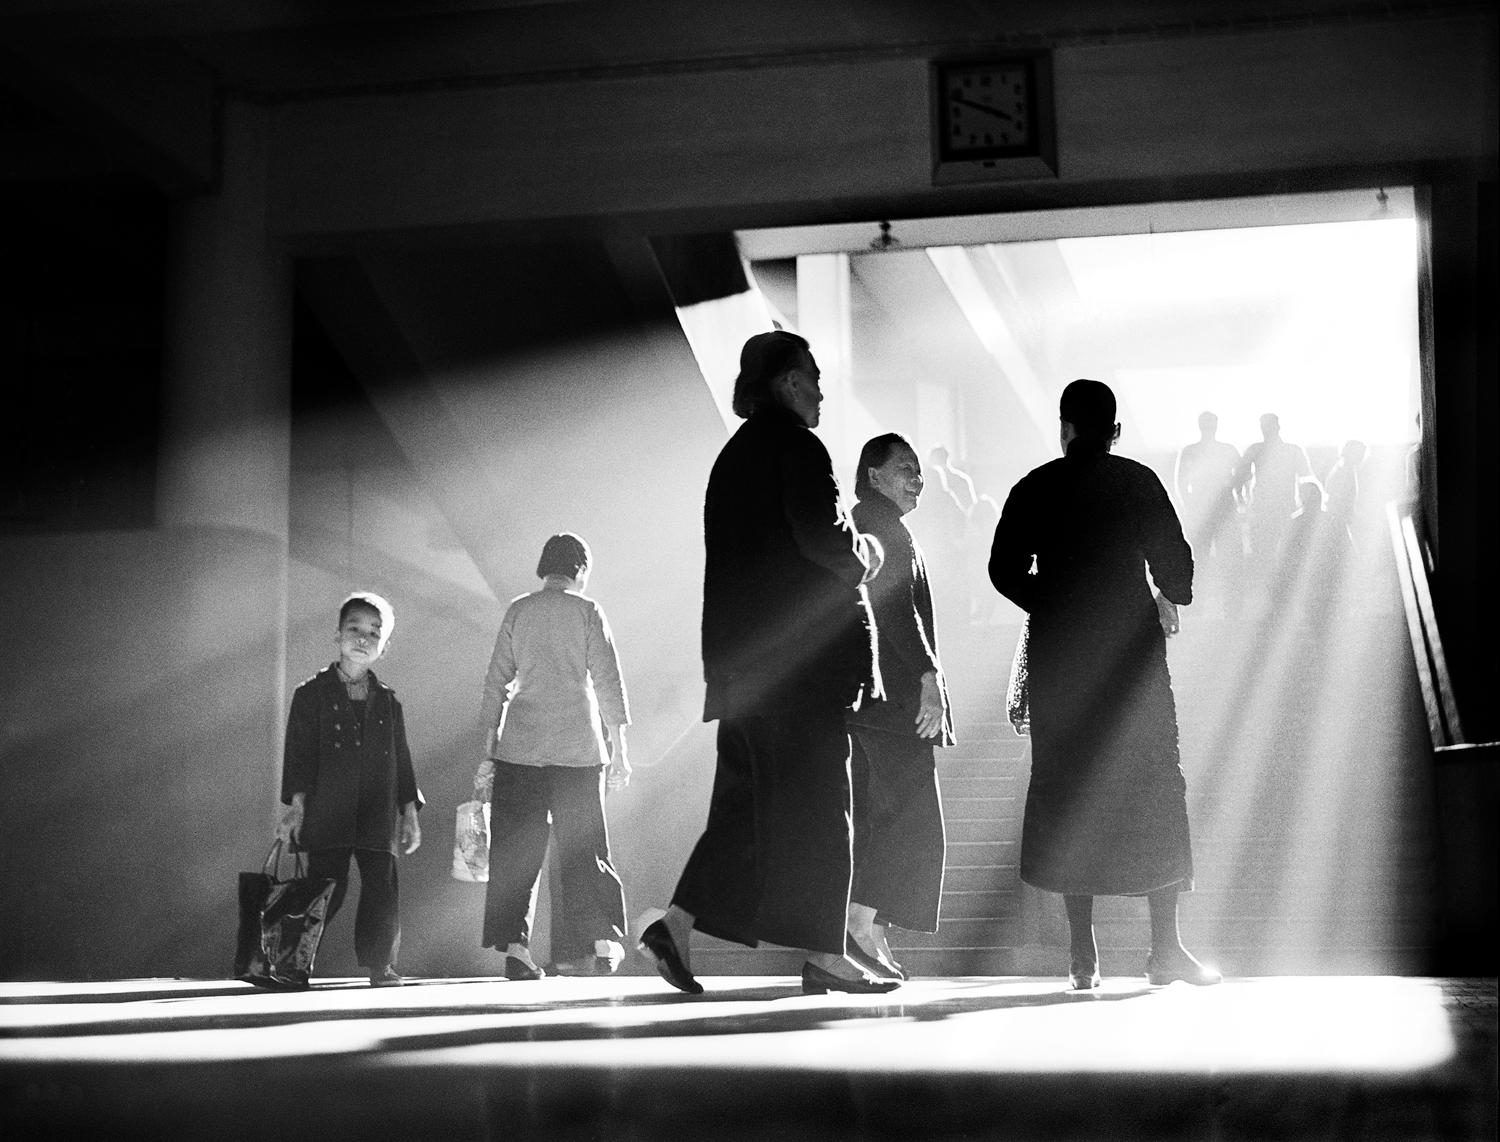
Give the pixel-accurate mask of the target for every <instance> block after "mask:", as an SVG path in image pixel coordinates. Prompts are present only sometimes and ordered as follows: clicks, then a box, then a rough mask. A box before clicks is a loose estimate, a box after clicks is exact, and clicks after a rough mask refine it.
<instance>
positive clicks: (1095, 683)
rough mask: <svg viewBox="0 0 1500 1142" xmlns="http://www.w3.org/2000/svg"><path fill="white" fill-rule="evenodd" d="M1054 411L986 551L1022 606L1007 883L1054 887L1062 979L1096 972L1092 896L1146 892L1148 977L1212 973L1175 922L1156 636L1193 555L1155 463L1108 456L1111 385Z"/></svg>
mask: <svg viewBox="0 0 1500 1142" xmlns="http://www.w3.org/2000/svg"><path fill="white" fill-rule="evenodd" d="M1060 414H1061V432H1060V436H1061V440H1062V445H1063V449H1064V453H1065V455H1064V456H1063V458H1062V459H1060V460H1054V461H1052V462H1051V463H1050V464H1044V465H1043V466H1042V467H1040V468H1037V469H1035V470H1033V471H1032V472H1031V473H1029V474H1028V475H1027V476H1025V477H1024V478H1023V479H1022V480H1021V481H1020V482H1019V483H1018V484H1016V486H1015V488H1014V489H1012V491H1011V494H1010V497H1009V498H1008V499H1007V500H1006V503H1005V510H1004V514H1003V515H1002V517H1001V520H1000V526H999V527H998V528H997V529H996V530H995V543H994V547H993V548H992V550H991V555H990V578H991V580H992V581H993V582H994V584H995V587H996V588H997V589H998V590H999V591H1000V593H1001V594H1003V595H1005V596H1006V598H1008V599H1010V600H1012V601H1013V602H1014V603H1015V604H1016V605H1017V606H1019V607H1021V608H1022V609H1023V610H1024V611H1026V612H1027V614H1028V616H1029V617H1028V623H1027V647H1026V673H1027V695H1026V698H1027V706H1028V712H1029V715H1030V722H1031V742H1032V755H1031V785H1030V788H1029V789H1028V791H1027V795H1026V817H1025V822H1024V824H1023V827H1022V834H1021V878H1022V879H1023V880H1024V881H1026V883H1028V884H1032V885H1035V886H1036V887H1038V888H1043V889H1046V890H1047V891H1049V892H1059V893H1062V894H1063V895H1064V897H1065V903H1066V905H1067V909H1068V920H1069V925H1070V928H1071V932H1072V962H1071V965H1070V973H1069V974H1070V976H1071V979H1072V984H1073V986H1074V987H1075V988H1079V989H1088V988H1092V987H1096V986H1098V983H1099V960H1098V950H1097V947H1096V945H1095V943H1094V934H1093V898H1094V897H1095V896H1097V895H1101V894H1102V895H1108V896H1139V895H1146V896H1147V897H1148V898H1149V900H1150V906H1151V956H1150V958H1149V959H1148V960H1147V963H1146V971H1147V975H1148V977H1149V978H1150V980H1151V982H1153V983H1166V982H1170V981H1172V980H1177V979H1183V980H1188V981H1189V982H1192V983H1217V982H1218V980H1219V976H1218V973H1217V972H1214V971H1212V970H1211V969H1209V968H1205V967H1204V966H1203V965H1202V964H1200V963H1198V961H1197V960H1195V959H1194V958H1193V957H1192V955H1190V954H1189V953H1188V951H1187V949H1185V948H1184V947H1183V946H1182V941H1181V938H1180V937H1179V935H1178V931H1177V895H1178V893H1179V892H1183V891H1187V890H1189V889H1191V888H1192V885H1193V858H1192V850H1191V845H1190V843H1189V837H1188V819H1187V800H1186V787H1185V785H1184V782H1183V778H1182V769H1181V766H1180V765H1179V762H1178V754H1177V713H1176V705H1175V703H1174V701H1173V697H1172V682H1171V677H1170V676H1169V674H1168V673H1167V652H1166V636H1168V635H1171V634H1175V633H1176V631H1177V629H1178V617H1177V604H1187V603H1189V602H1191V601H1192V597H1193V587H1192V585H1193V556H1192V551H1191V549H1190V548H1189V547H1188V544H1187V540H1186V539H1184V538H1183V535H1182V528H1181V525H1180V524H1179V523H1178V520H1177V513H1176V512H1175V511H1174V510H1173V508H1172V501H1171V499H1170V498H1169V497H1168V495H1167V491H1166V489H1165V488H1164V487H1162V484H1161V481H1160V480H1159V479H1157V477H1156V475H1155V473H1153V472H1152V471H1151V469H1149V468H1147V467H1145V466H1144V465H1142V464H1138V463H1136V462H1135V461H1133V460H1127V459H1125V458H1123V457H1118V456H1112V455H1111V454H1110V449H1111V448H1112V447H1113V445H1114V442H1115V441H1116V440H1117V439H1118V438H1119V433H1120V426H1119V425H1118V424H1116V423H1115V398H1114V394H1113V393H1112V392H1111V391H1110V389H1109V387H1108V386H1107V385H1104V384H1101V383H1100V382H1098V381H1087V380H1080V381H1074V382H1073V383H1072V384H1070V385H1068V387H1067V388H1066V389H1064V390H1063V395H1062V402H1061V406H1060ZM1033 560H1035V573H1032V565H1033ZM1148 566H1149V567H1150V571H1151V576H1152V578H1153V579H1155V581H1156V583H1157V586H1158V587H1159V588H1160V591H1161V593H1160V594H1159V595H1158V596H1157V597H1156V598H1155V599H1153V598H1152V596H1151V592H1150V588H1149V587H1148V586H1147V582H1146V569H1147V567H1148Z"/></svg>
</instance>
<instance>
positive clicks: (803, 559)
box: [703, 406, 878, 722]
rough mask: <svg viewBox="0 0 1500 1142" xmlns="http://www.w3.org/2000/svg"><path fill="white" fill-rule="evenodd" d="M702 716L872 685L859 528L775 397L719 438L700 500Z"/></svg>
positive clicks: (826, 466)
mask: <svg viewBox="0 0 1500 1142" xmlns="http://www.w3.org/2000/svg"><path fill="white" fill-rule="evenodd" d="M703 533H704V548H705V564H704V571H703V675H704V681H705V682H706V683H707V694H706V696H705V702H704V711H703V720H704V721H706V722H709V721H713V720H715V719H717V718H724V717H738V716H742V715H745V714H749V713H755V712H760V711H765V710H769V709H781V710H785V709H791V708H796V707H805V706H827V705H832V706H836V707H837V706H848V705H850V704H851V703H852V702H853V701H854V700H855V699H856V698H857V697H858V696H859V694H860V691H861V689H862V688H863V689H865V690H867V691H869V690H877V691H878V681H877V679H878V674H877V673H876V665H875V663H876V652H875V647H874V639H875V624H874V620H873V619H872V618H871V616H870V610H869V600H868V597H867V596H866V594H865V592H864V590H863V589H862V588H861V587H860V580H861V579H862V578H863V577H864V573H865V562H864V539H863V538H862V537H861V536H860V534H859V533H858V532H857V531H856V530H855V528H854V524H853V522H852V521H851V520H850V519H849V517H848V515H846V514H845V513H844V512H843V511H842V510H841V509H840V507H839V490H838V481H837V479H836V478H835V476H834V474H833V462H832V461H831V460H830V459H829V457H828V450H827V449H826V448H824V447H823V442H822V441H821V440H819V439H818V438H817V437H816V436H814V435H813V433H812V432H811V430H809V429H808V428H807V426H806V425H804V424H803V423H802V422H801V420H799V419H798V418H797V417H796V416H794V415H793V414H791V413H789V412H787V411H786V410H784V409H782V408H780V407H778V406H770V407H766V408H763V409H761V410H760V411H758V412H756V413H755V414H754V415H753V416H751V417H750V418H749V419H748V420H746V421H745V423H744V424H742V425H740V427H739V430H738V431H736V432H735V434H734V435H733V436H732V437H731V438H730V439H729V442H728V443H726V444H725V445H724V448H723V450H722V451H721V452H720V453H719V458H718V460H717V461H716V462H715V463H714V467H713V472H712V473H711V474H710V476H709V479H708V492H707V495H706V496H705V499H704V505H703Z"/></svg>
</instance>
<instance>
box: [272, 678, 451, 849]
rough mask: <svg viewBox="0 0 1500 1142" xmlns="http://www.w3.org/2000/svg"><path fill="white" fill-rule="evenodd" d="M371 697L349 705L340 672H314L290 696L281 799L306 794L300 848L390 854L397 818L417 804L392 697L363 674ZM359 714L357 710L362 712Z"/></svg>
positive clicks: (398, 708) (402, 729) (398, 711)
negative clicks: (404, 810) (404, 808)
mask: <svg viewBox="0 0 1500 1142" xmlns="http://www.w3.org/2000/svg"><path fill="white" fill-rule="evenodd" d="M369 679H370V685H369V691H368V692H369V697H368V698H366V699H365V700H364V701H363V702H351V701H350V700H349V694H348V691H347V690H346V689H345V687H344V683H343V680H342V679H341V678H339V673H338V669H337V667H336V666H334V665H331V666H329V667H328V668H327V669H325V670H320V671H318V673H316V674H314V675H313V676H312V677H311V678H309V679H308V680H307V681H306V682H304V683H302V685H300V686H298V687H297V689H296V692H295V693H294V694H293V695H292V708H291V712H290V713H289V714H288V715H287V720H286V750H285V753H284V755H283V760H282V771H281V772H282V776H281V800H282V802H283V803H284V804H288V805H289V804H291V801H292V795H293V794H296V793H304V794H306V795H307V802H306V812H305V815H304V816H303V820H302V831H301V833H300V835H299V843H300V844H301V846H302V847H303V848H305V849H308V850H312V849H327V848H360V849H381V850H384V851H387V852H392V853H394V852H395V851H396V813H397V811H398V809H399V808H400V807H401V806H402V805H407V804H410V803H412V802H415V803H416V804H417V805H418V806H420V805H421V804H422V794H421V792H420V791H419V790H418V789H417V780H416V776H415V775H414V774H413V772H412V766H411V750H410V749H409V748H408V747H407V744H406V719H405V717H404V716H403V715H402V712H401V703H400V702H398V701H397V700H396V694H395V691H393V690H392V689H391V688H390V687H389V686H387V685H385V684H384V683H382V682H381V681H380V680H379V679H378V678H376V677H375V673H374V671H371V672H370V674H369ZM361 707H362V709H361Z"/></svg>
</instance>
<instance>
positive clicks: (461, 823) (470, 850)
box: [453, 801, 490, 884]
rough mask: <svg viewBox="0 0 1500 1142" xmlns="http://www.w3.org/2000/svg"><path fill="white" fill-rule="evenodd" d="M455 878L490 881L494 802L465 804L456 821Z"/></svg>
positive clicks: (454, 825)
mask: <svg viewBox="0 0 1500 1142" xmlns="http://www.w3.org/2000/svg"><path fill="white" fill-rule="evenodd" d="M453 879H454V880H466V881H471V882H474V883H478V884H485V883H487V882H488V881H489V879H490V803H489V802H488V801H465V802H464V803H463V804H462V805H460V806H459V807H458V815H457V817H456V818H455V820H454V822H453Z"/></svg>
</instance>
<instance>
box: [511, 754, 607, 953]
mask: <svg viewBox="0 0 1500 1142" xmlns="http://www.w3.org/2000/svg"><path fill="white" fill-rule="evenodd" d="M549 824H550V827H551V829H552V830H553V831H554V832H555V834H556V837H557V862H558V866H559V867H558V871H559V872H560V874H561V880H562V899H561V900H554V901H553V902H552V958H553V959H555V960H562V961H570V960H577V959H582V958H583V957H585V956H592V955H593V954H594V941H595V940H623V939H624V936H625V893H624V890H623V889H622V888H621V887H620V876H619V873H617V872H616V871H615V865H614V861H613V860H612V859H611V858H610V854H609V828H608V826H607V825H606V824H605V821H604V767H603V766H602V765H590V766H567V765H512V764H509V763H507V762H503V761H501V762H497V763H496V764H495V793H494V797H493V798H492V800H491V804H490V881H489V885H488V887H487V888H486V889H485V894H484V940H483V944H484V946H485V947H487V948H494V949H496V950H497V951H504V950H505V948H506V946H507V945H508V944H529V943H530V942H531V918H532V912H533V908H534V905H535V903H536V888H537V876H538V874H539V873H540V872H541V871H542V861H543V860H544V859H545V858H546V856H547V832H548V828H549Z"/></svg>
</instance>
